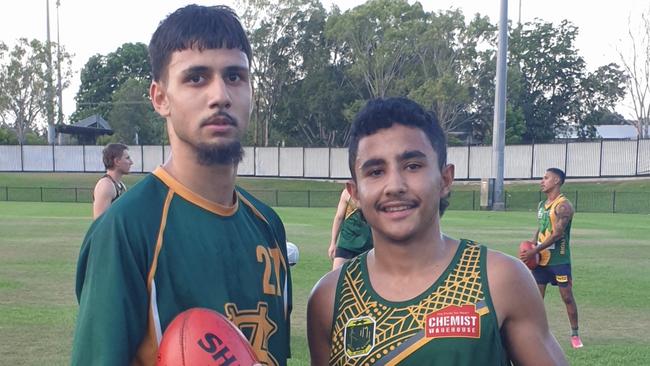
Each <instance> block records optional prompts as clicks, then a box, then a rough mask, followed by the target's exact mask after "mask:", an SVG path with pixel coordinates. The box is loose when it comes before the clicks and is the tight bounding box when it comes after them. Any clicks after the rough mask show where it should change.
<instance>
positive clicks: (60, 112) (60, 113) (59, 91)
mask: <svg viewBox="0 0 650 366" xmlns="http://www.w3.org/2000/svg"><path fill="white" fill-rule="evenodd" d="M59 6H61V1H60V0H56V73H57V79H56V80H57V85H56V95H57V97H58V102H59V110H58V114H57V119H56V124H57V125H62V124H63V88H62V87H61V39H60V38H59Z"/></svg>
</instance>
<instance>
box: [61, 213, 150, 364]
mask: <svg viewBox="0 0 650 366" xmlns="http://www.w3.org/2000/svg"><path fill="white" fill-rule="evenodd" d="M123 221H125V219H123V218H122V217H115V216H113V215H110V216H107V217H104V218H103V219H102V220H98V221H95V222H94V224H93V225H92V226H91V228H90V230H89V232H88V234H87V235H86V238H85V240H84V243H83V245H82V248H81V253H80V255H79V260H78V263H77V288H76V293H77V299H78V301H79V313H78V316H77V323H76V330H75V334H74V341H73V347H72V357H71V365H100V366H102V365H115V366H117V365H129V364H131V362H132V360H133V357H134V356H135V354H136V352H137V349H138V347H139V345H140V343H141V342H142V339H143V337H144V336H145V332H146V329H147V319H148V291H147V285H146V284H147V275H148V269H147V264H146V263H147V261H146V254H145V253H144V250H138V249H136V248H142V246H136V245H132V243H131V242H137V241H139V240H140V238H139V237H138V235H137V233H132V232H127V231H128V230H127V228H126V227H125V225H124V224H123Z"/></svg>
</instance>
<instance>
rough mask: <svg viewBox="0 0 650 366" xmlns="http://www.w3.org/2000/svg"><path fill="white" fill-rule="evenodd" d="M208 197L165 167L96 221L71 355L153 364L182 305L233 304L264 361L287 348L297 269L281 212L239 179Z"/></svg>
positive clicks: (230, 311)
mask: <svg viewBox="0 0 650 366" xmlns="http://www.w3.org/2000/svg"><path fill="white" fill-rule="evenodd" d="M235 195H236V200H235V201H236V204H235V205H234V206H233V207H224V206H220V205H217V204H215V203H213V202H210V201H208V200H206V199H204V198H202V197H200V196H199V195H197V194H195V193H194V192H192V191H190V190H189V189H188V188H186V187H185V186H183V185H182V184H180V183H179V182H178V181H176V180H175V179H174V178H173V177H171V176H170V175H169V174H168V173H167V172H166V171H165V170H164V169H162V168H158V169H157V170H156V171H155V172H154V173H153V174H152V175H150V176H148V177H146V178H145V179H143V180H142V181H141V182H140V183H138V184H137V185H136V186H135V187H133V188H132V189H131V190H129V191H128V192H127V193H126V194H125V195H124V196H122V197H121V198H120V199H119V200H118V201H116V202H115V204H114V205H112V206H111V207H110V209H109V210H108V211H107V212H106V214H104V215H103V216H102V217H101V218H100V219H98V220H97V221H95V222H94V223H93V224H92V226H91V227H90V229H89V231H88V233H87V235H86V238H85V240H84V243H83V245H82V248H81V253H80V256H79V261H78V266H77V298H78V300H79V316H78V321H77V328H76V332H75V340H74V345H73V354H72V364H73V365H129V364H133V365H154V364H155V361H156V352H157V349H158V344H159V343H160V339H161V337H162V334H163V332H164V331H165V328H166V327H167V325H168V324H169V323H170V322H171V321H172V319H173V318H174V317H175V316H176V315H177V314H178V313H180V312H182V311H184V310H186V309H189V308H193V307H205V308H210V309H214V310H216V311H219V312H221V313H223V314H225V315H226V316H227V317H228V318H229V319H230V320H231V321H232V322H233V323H234V324H236V325H237V326H238V327H239V328H240V329H241V330H242V332H243V333H244V334H245V335H246V336H247V338H248V339H249V341H250V342H251V344H252V346H253V349H254V350H255V353H256V355H257V357H258V358H259V360H260V361H261V363H263V364H265V365H286V362H287V358H288V357H289V315H290V312H291V279H290V275H289V269H288V265H287V258H286V244H285V243H286V238H285V232H284V227H283V225H282V222H281V221H280V219H279V217H278V216H277V215H276V214H275V213H274V212H273V210H271V209H270V208H269V207H268V206H266V205H264V204H262V203H261V202H259V201H258V200H256V199H255V198H253V197H252V196H251V195H249V194H248V193H247V192H245V191H243V190H241V189H239V188H237V190H236V193H235Z"/></svg>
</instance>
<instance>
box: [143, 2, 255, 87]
mask: <svg viewBox="0 0 650 366" xmlns="http://www.w3.org/2000/svg"><path fill="white" fill-rule="evenodd" d="M190 48H196V49H198V50H204V49H217V48H229V49H232V48H238V49H240V50H241V51H242V52H244V53H245V54H246V56H248V64H249V66H250V63H251V58H252V52H251V45H250V42H249V41H248V37H247V36H246V32H245V31H244V28H243V27H242V25H241V22H240V21H239V18H238V17H237V14H236V13H235V12H234V10H232V9H231V8H230V7H227V6H224V5H218V6H200V5H195V4H192V5H188V6H185V7H183V8H180V9H178V10H176V11H175V12H173V13H171V14H169V15H168V16H167V18H165V19H164V20H163V21H162V22H160V24H159V25H158V28H157V29H156V31H155V32H154V34H153V36H152V37H151V41H150V42H149V62H150V63H151V73H152V76H153V79H154V80H156V81H158V80H160V79H161V78H164V76H165V75H164V72H165V69H166V68H167V65H168V64H169V60H170V59H171V55H172V53H174V52H175V51H182V50H186V49H190Z"/></svg>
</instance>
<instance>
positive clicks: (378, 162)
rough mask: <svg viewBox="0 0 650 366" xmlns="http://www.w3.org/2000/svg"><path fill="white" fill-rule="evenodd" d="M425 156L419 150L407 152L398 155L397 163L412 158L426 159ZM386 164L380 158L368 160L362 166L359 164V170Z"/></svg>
mask: <svg viewBox="0 0 650 366" xmlns="http://www.w3.org/2000/svg"><path fill="white" fill-rule="evenodd" d="M426 157H427V155H426V154H425V153H423V152H422V151H420V150H408V151H404V152H403V153H401V154H399V155H398V156H397V160H398V161H404V160H409V159H413V158H418V159H426ZM383 164H386V160H384V159H381V158H376V159H368V160H366V161H365V162H363V164H361V170H362V171H363V170H366V169H368V168H370V167H373V166H378V165H383Z"/></svg>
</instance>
